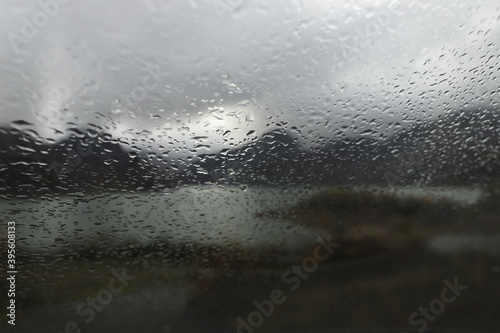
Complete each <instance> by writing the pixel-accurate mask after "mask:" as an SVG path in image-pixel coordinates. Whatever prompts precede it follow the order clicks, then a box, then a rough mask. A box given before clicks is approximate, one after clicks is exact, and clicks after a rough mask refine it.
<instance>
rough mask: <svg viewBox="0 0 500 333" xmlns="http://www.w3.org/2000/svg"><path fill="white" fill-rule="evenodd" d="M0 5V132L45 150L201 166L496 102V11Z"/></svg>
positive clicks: (431, 4)
mask: <svg viewBox="0 0 500 333" xmlns="http://www.w3.org/2000/svg"><path fill="white" fill-rule="evenodd" d="M63 3H64V4H63ZM0 4H1V5H0V6H1V7H0V32H1V34H2V39H1V42H0V43H1V44H0V57H1V62H0V80H1V81H2V82H1V85H0V86H1V90H0V94H1V96H0V97H1V98H0V112H1V113H0V117H1V118H0V124H3V125H6V124H8V123H9V122H11V121H14V120H19V119H22V120H25V121H28V122H31V123H34V124H35V125H36V127H37V129H38V131H39V134H40V135H41V136H42V137H44V138H52V139H57V138H58V137H60V136H62V135H64V134H61V132H62V133H65V131H66V129H67V128H71V127H75V124H76V125H77V126H86V124H93V125H96V126H99V127H101V128H102V129H103V131H106V132H108V133H111V134H112V135H114V136H115V137H117V138H122V140H123V141H124V142H129V143H130V144H136V145H137V146H138V147H141V148H147V147H151V148H152V149H153V150H160V151H161V150H164V149H167V148H163V147H168V149H172V148H173V149H174V150H175V149H177V150H178V151H184V150H192V149H195V148H196V147H199V146H200V145H201V147H204V148H200V149H199V151H200V152H201V151H209V150H218V149H220V148H221V147H234V146H238V145H240V144H241V143H242V142H243V141H244V140H245V139H247V138H248V137H247V133H248V132H250V131H252V130H253V131H255V132H254V134H253V136H254V137H256V136H258V135H259V134H262V133H264V132H266V131H268V130H270V129H272V128H275V127H276V124H277V123H281V124H284V123H285V124H287V125H286V126H288V128H290V127H291V126H296V127H298V128H299V129H300V130H301V133H302V136H301V137H300V142H301V143H302V144H303V145H304V147H310V146H312V145H313V144H314V139H317V138H318V136H330V137H331V136H334V135H343V134H344V135H345V134H347V135H352V134H353V133H357V134H361V133H364V134H363V135H367V136H371V137H373V138H375V139H383V138H385V137H387V135H390V134H391V133H393V132H394V131H395V130H396V129H397V128H404V127H405V126H407V125H408V124H410V123H411V122H413V121H415V120H422V119H426V118H430V117H433V116H436V115H438V114H442V113H444V112H452V111H454V110H460V109H463V108H473V107H474V108H475V107H492V106H495V105H497V104H496V103H498V100H499V96H498V94H499V91H498V87H500V78H499V74H498V73H499V68H498V64H499V61H498V57H499V54H500V48H499V47H498V41H499V40H500V38H499V37H500V36H499V31H500V2H498V1H496V0H491V1H465V0H462V1H428V0H418V1H345V0H339V1H337V0H332V1H320V0H316V1H314V0H311V1H305V0H304V1H301V0H295V1H291V0H289V1H288V0H273V1H261V0H253V1H245V0H206V1H202V0H170V1H160V0H158V1H156V0H146V1H139V0H137V1H123V0H105V1H102V0H101V1H98V0H89V1H76V0H72V1H70V0H65V1H62V0H60V2H58V1H57V0H42V1H40V2H37V1H28V0H23V1H20V0H0Z"/></svg>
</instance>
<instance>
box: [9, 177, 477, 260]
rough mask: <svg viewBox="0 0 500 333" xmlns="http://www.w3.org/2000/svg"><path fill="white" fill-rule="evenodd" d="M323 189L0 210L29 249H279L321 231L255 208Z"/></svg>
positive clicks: (209, 189)
mask: <svg viewBox="0 0 500 333" xmlns="http://www.w3.org/2000/svg"><path fill="white" fill-rule="evenodd" d="M364 189H365V190H366V189H367V188H364ZM368 189H370V190H374V191H375V190H376V191H378V192H379V193H380V192H383V193H384V192H385V193H394V194H395V195H397V196H400V197H405V196H426V197H432V198H448V199H450V200H454V201H458V202H461V203H464V204H470V203H473V202H475V201H476V200H477V199H478V198H479V197H480V195H481V192H480V191H479V190H475V189H446V188H432V189H425V188H399V189H388V188H368ZM330 190H332V187H326V186H325V187H320V186H311V187H297V186H294V187H286V186H276V187H262V186H227V185H224V186H221V185H203V186H185V187H182V188H180V189H177V190H173V191H172V192H166V193H137V194H130V193H124V194H121V193H108V194H99V195H93V196H83V195H82V196H77V197H72V196H59V197H51V199H50V200H41V199H32V200H23V201H21V200H10V201H2V202H0V211H2V212H5V213H6V214H5V215H6V217H5V218H6V219H8V220H13V221H15V222H16V223H17V226H18V227H17V236H18V246H23V247H25V248H28V249H30V250H32V251H36V252H47V251H48V252H51V251H55V250H59V249H62V248H63V247H64V244H66V243H68V244H70V245H71V246H74V247H76V248H77V247H78V246H80V245H89V244H94V245H95V246H97V247H99V245H100V244H106V246H110V245H112V246H113V245H120V244H123V243H126V242H128V243H132V244H139V245H144V244H147V243H150V242H152V241H157V240H163V241H168V242H170V243H182V242H197V243H201V244H224V243H239V244H241V245H242V246H245V247H279V248H281V249H285V250H286V249H291V248H296V247H297V246H302V245H304V246H305V245H308V244H312V243H314V242H315V239H316V237H317V236H318V235H320V234H321V233H320V232H319V231H318V230H314V229H311V228H308V227H305V226H298V225H293V224H292V223H290V222H288V221H284V220H280V219H276V218H274V219H271V218H266V217H258V216H257V214H258V213H259V212H263V211H266V210H276V209H280V208H286V207H289V206H293V205H295V204H297V203H299V202H301V201H303V200H305V199H307V198H309V197H310V196H311V195H314V194H318V193H322V192H327V191H330ZM353 190H356V189H353ZM3 234H6V233H3Z"/></svg>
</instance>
